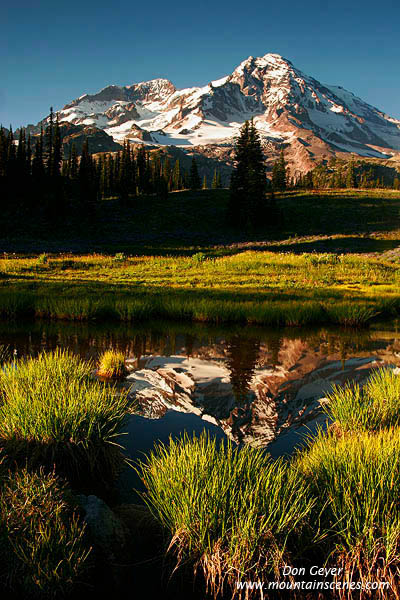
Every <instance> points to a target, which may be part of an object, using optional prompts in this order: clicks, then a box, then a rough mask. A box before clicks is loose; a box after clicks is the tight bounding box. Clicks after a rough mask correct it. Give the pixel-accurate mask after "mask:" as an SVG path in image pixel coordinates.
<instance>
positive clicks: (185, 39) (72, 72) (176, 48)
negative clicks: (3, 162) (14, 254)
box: [0, 0, 400, 128]
mask: <svg viewBox="0 0 400 600" xmlns="http://www.w3.org/2000/svg"><path fill="white" fill-rule="evenodd" d="M0 15H1V35H0V123H3V125H5V126H6V127H7V126H8V125H9V124H10V123H11V124H12V125H13V127H14V128H15V127H17V126H19V125H21V124H22V125H25V124H27V123H37V122H38V121H39V120H40V119H41V118H43V117H44V116H45V115H46V114H47V113H48V108H49V107H50V106H54V109H55V110H57V109H60V108H62V107H63V106H64V105H65V104H66V103H67V102H69V101H71V100H73V99H75V98H77V97H78V96H81V95H82V94H84V93H94V92H96V91H98V90H99V89H101V88H103V87H105V86H106V85H110V84H118V85H128V84H132V83H135V82H139V81H145V80H148V79H153V78H155V77H165V78H167V79H170V80H171V81H172V82H173V83H174V84H175V85H176V87H178V88H182V87H187V86H192V85H200V84H206V83H208V82H209V81H211V80H213V79H217V78H219V77H222V76H223V75H226V74H228V73H230V72H232V70H233V69H234V68H235V67H236V66H237V65H238V64H239V63H240V62H241V61H242V60H244V59H245V58H247V57H248V56H250V55H251V56H262V55H264V54H266V53H267V52H275V53H278V54H281V55H282V56H284V57H285V58H288V59H289V60H291V61H292V62H293V64H294V65H295V66H296V67H298V68H299V69H301V70H302V71H304V72H305V73H307V74H308V75H311V76H313V77H315V78H316V79H318V80H319V81H321V82H322V83H328V84H333V85H341V86H343V87H345V88H347V89H348V90H350V91H352V92H354V93H355V94H356V95H358V96H360V97H361V98H362V99H363V100H365V101H367V102H369V103H370V104H372V105H374V106H376V107H378V108H380V109H381V110H383V111H385V112H386V113H388V114H389V115H391V116H394V117H397V118H400V102H399V99H400V68H399V67H400V36H399V28H400V2H399V0H381V1H374V2H372V1H371V0H352V1H351V2H348V1H344V0H334V1H332V2H329V1H327V0H324V1H321V0H305V1H301V0H296V1H294V0H273V1H272V2H271V1H270V0H242V1H240V2H238V1H237V0H232V1H228V0H213V1H210V0H206V1H205V2H204V1H203V2H201V1H200V2H190V1H186V2H182V0H175V2H166V1H165V0H163V1H159V0H152V1H151V2H149V1H146V0H142V1H141V2H137V1H135V0H130V1H126V0H122V1H118V0H107V1H106V2H105V1H104V0H97V1H93V0H80V1H78V0H69V1H68V2H65V3H60V2H50V1H49V0H44V1H41V0H38V1H37V2H33V1H32V0H19V1H18V2H8V1H7V2H4V3H3V4H2V8H1V11H0Z"/></svg>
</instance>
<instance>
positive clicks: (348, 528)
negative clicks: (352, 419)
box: [298, 429, 400, 598]
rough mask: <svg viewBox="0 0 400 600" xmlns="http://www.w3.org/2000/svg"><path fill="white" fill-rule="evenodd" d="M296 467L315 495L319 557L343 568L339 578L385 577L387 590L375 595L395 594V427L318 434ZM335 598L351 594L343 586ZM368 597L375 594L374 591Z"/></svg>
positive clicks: (399, 525)
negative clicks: (353, 432) (372, 431)
mask: <svg viewBox="0 0 400 600" xmlns="http://www.w3.org/2000/svg"><path fill="white" fill-rule="evenodd" d="M298 466H299V470H300V476H303V477H304V478H305V480H306V481H307V482H308V483H309V486H310V491H311V494H312V496H313V497H314V498H316V499H317V504H316V505H315V507H314V511H313V518H314V519H315V521H314V523H315V524H317V526H318V527H319V528H320V531H321V533H322V536H323V538H324V539H323V540H322V542H321V546H322V548H324V552H323V553H322V554H321V557H322V556H323V557H324V560H325V561H327V563H328V564H329V565H331V566H333V567H341V568H342V569H343V571H342V574H341V575H340V578H339V579H340V580H342V581H349V582H351V581H353V582H355V583H356V582H360V583H361V584H363V585H365V584H366V583H367V582H377V583H379V582H381V581H386V582H389V584H390V589H387V590H386V591H385V592H383V594H382V596H381V597H383V598H389V597H393V598H395V597H396V598H397V597H398V595H399V594H400V585H399V579H398V571H399V568H400V551H399V542H400V505H399V501H398V481H399V478H400V436H399V430H398V429H389V430H387V431H380V432H377V433H373V434H372V433H369V432H362V433H359V434H357V435H354V434H350V435H343V436H341V437H338V436H337V435H335V434H334V433H329V434H328V435H325V434H320V435H319V436H318V437H317V438H316V439H315V440H313V441H312V443H311V444H310V447H309V448H308V450H307V451H306V452H304V453H303V454H302V455H301V457H300V459H299V463H298ZM365 595H367V594H365ZM339 597H352V596H351V595H350V594H349V591H348V590H347V593H342V594H340V593H339ZM361 597H363V594H362V593H361ZM373 597H378V598H379V593H378V592H376V596H373Z"/></svg>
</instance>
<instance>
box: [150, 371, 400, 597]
mask: <svg viewBox="0 0 400 600" xmlns="http://www.w3.org/2000/svg"><path fill="white" fill-rule="evenodd" d="M399 382H400V377H399V376H398V375H396V374H395V373H394V372H393V370H390V369H386V370H378V371H376V373H375V374H373V375H372V376H371V377H370V378H369V380H368V382H367V383H366V385H365V387H364V388H363V389H362V390H361V388H360V387H358V386H353V387H345V388H338V387H337V388H336V389H335V390H334V392H333V393H332V394H331V395H330V397H329V404H328V405H327V406H326V408H325V412H326V413H327V414H328V415H329V417H330V418H331V419H334V420H335V427H331V428H330V429H329V430H328V432H324V431H322V430H320V431H319V432H318V433H317V435H316V436H315V437H310V438H309V441H308V444H307V445H306V447H305V448H303V449H302V450H300V451H298V452H297V454H296V455H295V456H294V457H293V458H292V459H291V460H290V461H288V462H286V463H284V462H282V461H281V460H280V459H279V460H276V461H273V460H271V459H270V458H269V456H268V455H267V454H266V453H264V452H263V451H261V450H256V449H253V448H249V447H246V446H245V447H242V448H235V449H232V446H231V444H230V443H229V442H228V443H227V444H226V445H224V444H221V445H220V446H218V445H217V444H216V443H215V441H211V440H210V439H209V438H207V437H206V436H201V437H200V438H195V437H194V438H188V437H187V436H185V437H184V438H183V439H182V440H179V441H173V440H171V441H170V444H169V446H168V447H165V446H158V447H156V449H155V450H154V451H153V453H151V454H150V456H149V457H148V459H147V462H143V463H141V464H140V466H139V472H140V473H141V477H142V479H143V481H144V484H145V487H146V493H145V494H144V499H145V501H146V503H147V504H148V506H149V507H150V509H151V510H152V512H153V514H154V516H155V518H156V519H157V520H158V521H159V522H160V523H161V524H162V526H163V527H164V528H165V529H166V530H167V531H168V532H169V547H168V551H169V552H171V551H173V552H174V554H175V556H176V561H177V565H178V566H179V565H181V564H182V563H184V562H186V563H189V564H191V565H193V567H194V569H195V571H196V570H198V569H201V571H202V573H203V575H204V576H205V579H206V581H207V582H208V584H209V586H210V589H211V592H212V594H213V595H214V597H216V596H217V595H218V593H219V592H220V591H221V590H222V589H223V586H225V590H226V589H228V590H229V592H228V594H231V596H232V597H236V596H238V597H243V598H244V597H246V598H250V597H253V596H254V597H258V596H257V594H259V591H257V590H255V589H254V590H240V589H238V588H237V585H236V583H237V581H259V580H261V581H264V582H268V581H279V580H280V579H282V573H283V571H282V566H283V565H285V564H286V565H289V566H294V567H295V568H296V567H299V566H300V567H303V566H304V565H307V564H310V565H312V564H318V565H320V566H325V567H326V568H335V569H341V571H339V572H338V571H337V570H336V571H333V572H332V576H331V577H332V578H333V580H335V581H337V582H338V583H339V582H341V584H340V585H341V586H342V587H341V589H337V590H336V592H335V593H333V594H332V596H329V597H336V598H343V599H344V598H346V599H350V598H353V597H354V596H353V593H354V590H358V591H357V594H359V595H358V596H357V597H359V598H382V599H384V598H389V597H396V598H397V597H399V595H400V585H399V581H398V572H399V569H400V550H399V548H400V504H399V502H398V481H399V479H400V436H399V428H398V426H399V414H400V410H399V399H400V383H399ZM293 573H294V574H295V571H293ZM289 577H290V576H289ZM298 579H305V580H307V574H306V575H305V577H300V578H296V577H292V579H289V578H288V579H287V581H289V583H290V581H291V582H292V583H293V584H294V583H295V581H296V580H298ZM308 579H314V578H313V577H311V578H310V577H308ZM382 582H384V586H382V587H380V586H381V584H382ZM322 583H323V582H322ZM343 583H345V584H346V585H343ZM367 584H368V585H370V586H372V588H371V589H368V588H367V587H366V586H367ZM264 589H266V587H264ZM310 589H312V588H310ZM319 589H323V588H319ZM273 593H274V594H275V596H276V597H280V596H278V594H279V592H276V591H274V592H273ZM275 596H274V597H275ZM265 597H269V596H268V595H266V596H265ZM271 597H272V596H271ZM283 597H288V596H283ZM293 597H296V596H295V595H294V596H293Z"/></svg>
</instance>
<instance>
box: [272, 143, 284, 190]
mask: <svg viewBox="0 0 400 600" xmlns="http://www.w3.org/2000/svg"><path fill="white" fill-rule="evenodd" d="M286 186H287V174H286V161H285V154H284V152H283V148H282V149H281V152H280V155H279V158H278V160H277V161H276V162H275V163H274V166H273V167H272V188H273V189H274V191H282V190H285V189H286Z"/></svg>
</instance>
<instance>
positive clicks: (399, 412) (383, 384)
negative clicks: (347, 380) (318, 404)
mask: <svg viewBox="0 0 400 600" xmlns="http://www.w3.org/2000/svg"><path fill="white" fill-rule="evenodd" d="M323 410H324V412H325V413H326V414H327V415H328V417H329V418H330V419H331V420H332V421H333V422H334V424H335V426H336V427H337V428H338V429H339V430H340V431H342V432H348V431H350V432H357V431H376V430H378V429H384V428H388V427H398V426H400V377H399V376H398V375H396V374H395V373H394V372H393V370H392V369H380V370H378V371H376V372H375V373H373V374H372V375H371V376H370V377H369V379H368V382H367V383H366V385H364V386H363V387H361V386H360V385H359V384H347V385H345V386H344V387H341V386H336V387H335V388H334V391H333V392H332V393H331V394H329V395H328V397H327V403H326V404H324V405H323Z"/></svg>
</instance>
